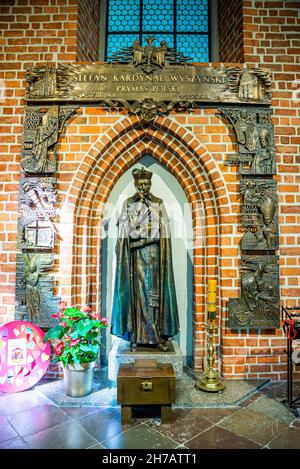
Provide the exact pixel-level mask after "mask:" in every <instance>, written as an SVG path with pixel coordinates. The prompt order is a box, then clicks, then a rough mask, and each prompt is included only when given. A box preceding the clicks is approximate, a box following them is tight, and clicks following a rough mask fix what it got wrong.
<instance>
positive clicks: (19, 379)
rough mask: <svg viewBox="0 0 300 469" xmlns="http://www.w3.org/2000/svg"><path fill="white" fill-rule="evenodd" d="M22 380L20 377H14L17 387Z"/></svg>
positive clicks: (20, 384)
mask: <svg viewBox="0 0 300 469" xmlns="http://www.w3.org/2000/svg"><path fill="white" fill-rule="evenodd" d="M23 382H24V381H23V379H22V378H16V379H15V384H16V386H18V387H19V386H22V384H23Z"/></svg>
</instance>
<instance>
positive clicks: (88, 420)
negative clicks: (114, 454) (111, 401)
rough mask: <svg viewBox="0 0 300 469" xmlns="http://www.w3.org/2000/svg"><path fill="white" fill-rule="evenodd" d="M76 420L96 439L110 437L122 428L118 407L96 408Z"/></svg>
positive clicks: (100, 439)
mask: <svg viewBox="0 0 300 469" xmlns="http://www.w3.org/2000/svg"><path fill="white" fill-rule="evenodd" d="M78 422H79V423H80V425H81V427H82V428H84V429H85V430H86V431H87V432H88V433H90V434H91V435H93V437H94V438H96V439H97V441H102V440H107V439H109V438H112V437H114V436H115V435H117V434H118V433H121V432H122V431H123V429H124V428H122V425H121V413H120V409H114V408H104V409H101V410H99V409H98V412H95V413H93V414H90V415H86V416H84V417H81V418H80V419H79V420H78ZM125 428H126V427H125Z"/></svg>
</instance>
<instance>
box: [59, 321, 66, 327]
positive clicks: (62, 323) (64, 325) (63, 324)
mask: <svg viewBox="0 0 300 469" xmlns="http://www.w3.org/2000/svg"><path fill="white" fill-rule="evenodd" d="M59 325H60V326H62V327H67V323H66V322H60V323H59Z"/></svg>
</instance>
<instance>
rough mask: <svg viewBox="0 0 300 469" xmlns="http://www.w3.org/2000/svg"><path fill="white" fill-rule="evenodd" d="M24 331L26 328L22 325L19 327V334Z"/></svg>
mask: <svg viewBox="0 0 300 469" xmlns="http://www.w3.org/2000/svg"><path fill="white" fill-rule="evenodd" d="M25 329H26V328H25V326H24V324H22V325H21V327H20V331H21V332H24V331H25Z"/></svg>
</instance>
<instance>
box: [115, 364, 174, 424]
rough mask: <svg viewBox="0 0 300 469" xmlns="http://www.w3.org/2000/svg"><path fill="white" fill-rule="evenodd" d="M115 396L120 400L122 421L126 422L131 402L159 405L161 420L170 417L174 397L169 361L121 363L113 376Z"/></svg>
mask: <svg viewBox="0 0 300 469" xmlns="http://www.w3.org/2000/svg"><path fill="white" fill-rule="evenodd" d="M117 385H118V388H117V400H118V404H121V414H122V423H130V422H131V419H132V406H133V405H141V404H142V405H160V406H161V421H162V423H166V422H168V421H170V419H171V414H172V403H174V402H175V400H176V376H175V372H174V368H173V365H171V364H168V363H159V364H157V366H153V367H146V366H142V365H139V366H135V365H134V364H121V365H120V368H119V372H118V378H117Z"/></svg>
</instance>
